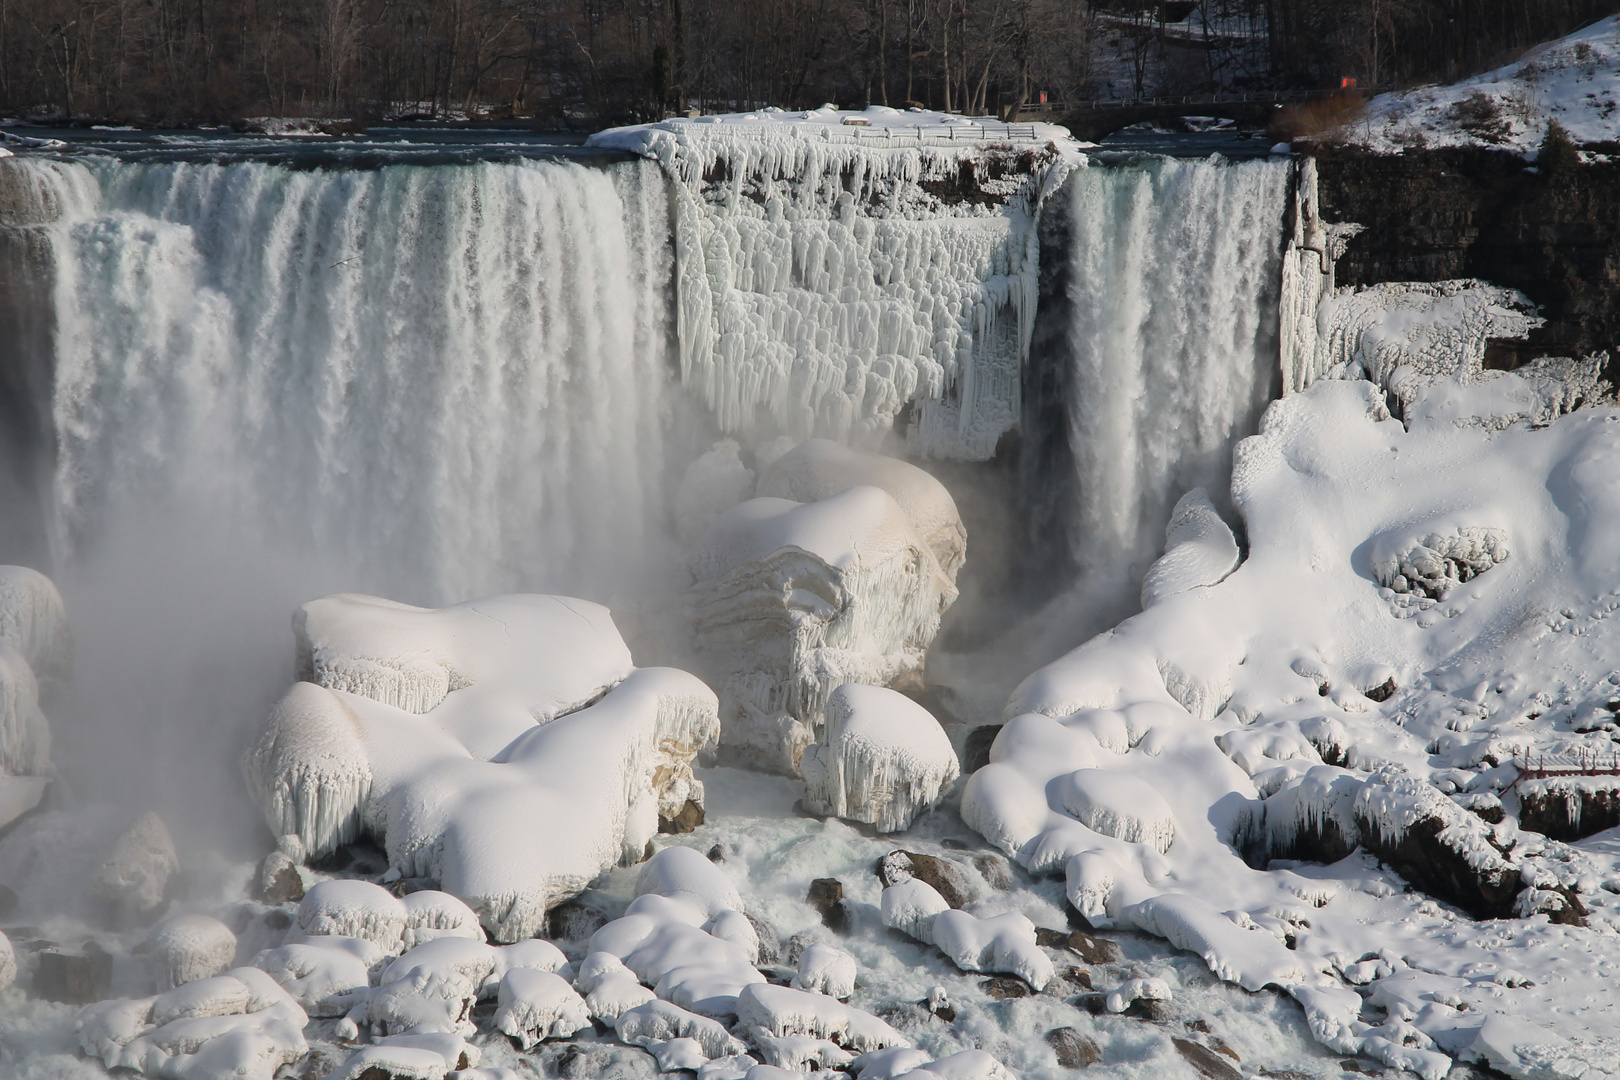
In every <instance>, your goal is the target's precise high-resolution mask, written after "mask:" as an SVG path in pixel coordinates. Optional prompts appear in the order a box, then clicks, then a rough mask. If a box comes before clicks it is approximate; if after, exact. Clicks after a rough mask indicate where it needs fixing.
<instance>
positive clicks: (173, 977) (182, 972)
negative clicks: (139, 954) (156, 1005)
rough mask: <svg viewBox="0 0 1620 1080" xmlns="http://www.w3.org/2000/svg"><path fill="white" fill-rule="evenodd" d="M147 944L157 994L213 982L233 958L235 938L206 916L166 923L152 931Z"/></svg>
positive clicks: (185, 916) (222, 925)
mask: <svg viewBox="0 0 1620 1080" xmlns="http://www.w3.org/2000/svg"><path fill="white" fill-rule="evenodd" d="M146 941H147V959H148V961H149V962H150V963H151V965H152V968H153V972H154V974H155V975H156V976H157V983H158V989H159V990H172V989H174V988H175V987H177V986H181V985H183V984H185V983H189V982H194V981H195V980H197V979H208V978H212V977H214V976H215V975H218V974H219V973H220V972H222V971H224V970H225V969H226V968H228V967H230V966H231V962H232V961H233V960H234V959H235V958H236V935H235V934H233V933H231V928H230V927H228V926H226V925H225V924H224V923H222V922H220V921H219V920H218V919H215V918H213V917H211V916H208V915H176V916H174V917H172V918H168V919H165V920H163V921H162V922H160V923H158V924H157V926H155V927H153V929H152V935H151V936H150V937H149V938H147V939H146Z"/></svg>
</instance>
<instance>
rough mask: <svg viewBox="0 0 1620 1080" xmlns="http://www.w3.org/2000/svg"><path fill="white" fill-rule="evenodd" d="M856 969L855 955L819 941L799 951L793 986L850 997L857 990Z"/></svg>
mask: <svg viewBox="0 0 1620 1080" xmlns="http://www.w3.org/2000/svg"><path fill="white" fill-rule="evenodd" d="M856 971H857V968H856V965H855V958H854V957H853V956H851V955H849V953H847V952H845V951H844V950H843V949H840V948H838V947H837V946H836V945H827V944H823V943H820V942H818V943H816V944H814V945H811V946H810V947H809V948H808V949H805V950H804V952H803V954H802V955H800V957H799V970H798V971H797V972H796V973H795V974H794V976H793V988H794V989H795V990H810V991H813V992H814V993H817V994H825V995H826V996H828V997H831V998H837V999H838V1000H839V1001H847V1000H848V999H849V996H850V995H851V994H853V993H854V992H855V975H856Z"/></svg>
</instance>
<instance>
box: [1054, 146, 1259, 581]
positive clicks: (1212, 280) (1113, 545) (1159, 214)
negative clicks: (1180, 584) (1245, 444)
mask: <svg viewBox="0 0 1620 1080" xmlns="http://www.w3.org/2000/svg"><path fill="white" fill-rule="evenodd" d="M1288 178H1289V166H1288V164H1287V163H1285V162H1270V161H1250V162H1243V163H1237V164H1226V163H1223V162H1221V161H1219V160H1217V159H1209V160H1203V161H1193V160H1178V159H1165V158H1160V159H1153V160H1150V161H1147V162H1145V163H1141V164H1136V165H1131V166H1126V167H1117V168H1090V169H1081V170H1078V171H1076V172H1075V173H1074V174H1073V175H1072V176H1071V178H1070V180H1069V182H1068V185H1067V190H1066V192H1065V193H1064V194H1065V195H1066V196H1067V200H1068V202H1067V213H1068V221H1067V225H1068V231H1069V238H1068V249H1069V250H1068V258H1069V262H1068V266H1067V267H1066V271H1067V286H1066V290H1065V294H1066V295H1065V296H1064V298H1063V299H1064V301H1065V303H1066V307H1067V320H1068V326H1067V333H1066V335H1059V344H1058V345H1057V351H1058V352H1060V353H1062V354H1065V355H1064V356H1063V357H1062V364H1063V366H1064V368H1065V370H1064V371H1063V372H1062V376H1061V379H1060V381H1061V382H1062V383H1063V398H1064V401H1063V413H1064V415H1065V417H1066V420H1067V424H1068V448H1069V452H1070V454H1071V455H1072V460H1073V467H1074V470H1075V472H1074V475H1075V477H1076V478H1077V479H1076V490H1075V493H1074V502H1073V504H1072V505H1071V507H1070V508H1069V509H1068V512H1067V519H1068V520H1067V529H1068V536H1067V542H1068V544H1069V546H1070V550H1071V552H1072V554H1073V557H1074V560H1075V562H1076V564H1077V565H1078V567H1079V569H1080V571H1081V573H1082V574H1083V575H1088V576H1091V575H1103V576H1105V577H1111V578H1115V579H1125V580H1128V581H1134V580H1139V579H1140V577H1141V574H1142V572H1143V571H1144V570H1145V569H1146V568H1147V565H1148V564H1149V563H1150V562H1151V561H1152V560H1153V559H1154V557H1155V556H1157V554H1158V553H1159V551H1160V550H1161V549H1162V547H1163V544H1164V528H1165V523H1166V522H1167V521H1168V520H1169V518H1170V510H1171V507H1172V506H1173V505H1174V504H1175V502H1176V500H1177V499H1178V498H1180V497H1181V495H1183V494H1184V493H1185V492H1187V491H1189V490H1190V489H1192V488H1194V487H1204V488H1206V489H1208V490H1209V491H1210V492H1212V493H1217V498H1218V501H1224V499H1221V497H1220V496H1221V495H1223V494H1224V492H1226V490H1227V488H1228V483H1229V477H1230V473H1231V463H1232V446H1233V444H1234V443H1235V442H1236V441H1237V440H1238V439H1239V438H1242V437H1243V436H1245V435H1248V434H1251V433H1252V432H1253V431H1254V430H1255V427H1256V424H1257V423H1258V421H1259V417H1260V413H1261V411H1262V410H1263V409H1264V408H1265V405H1266V402H1267V401H1268V400H1269V399H1270V397H1271V396H1272V395H1273V393H1274V388H1273V384H1274V383H1275V382H1276V380H1277V378H1278V361H1277V317H1276V296H1277V290H1278V280H1279V275H1280V265H1281V264H1280V258H1281V244H1282V231H1283V211H1284V206H1285V201H1286V196H1287V191H1288ZM1123 583H1124V582H1123V581H1122V582H1121V584H1123Z"/></svg>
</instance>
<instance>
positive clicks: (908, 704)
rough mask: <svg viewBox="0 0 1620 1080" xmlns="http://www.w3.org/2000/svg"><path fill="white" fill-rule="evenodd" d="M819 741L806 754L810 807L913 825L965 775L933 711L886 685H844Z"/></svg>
mask: <svg viewBox="0 0 1620 1080" xmlns="http://www.w3.org/2000/svg"><path fill="white" fill-rule="evenodd" d="M825 715H826V720H825V724H824V726H823V727H822V731H821V738H820V741H819V742H818V743H816V744H814V745H812V746H810V747H807V748H806V749H805V751H804V756H803V758H802V760H801V761H800V770H801V772H803V774H804V804H805V807H806V808H807V809H809V810H812V811H815V812H817V813H823V814H832V815H834V816H836V817H841V818H847V819H849V820H851V821H862V822H865V823H867V824H869V825H874V826H876V827H877V829H878V830H879V831H880V832H897V831H899V830H901V829H905V828H908V827H909V826H910V825H911V823H912V822H913V821H914V820H916V818H917V816H918V815H919V814H921V813H923V812H924V811H925V810H927V809H929V808H930V807H931V806H933V805H934V804H935V803H936V802H938V801H939V798H940V796H941V795H942V794H943V793H944V791H945V789H946V788H947V787H949V786H950V784H951V783H952V781H954V780H955V779H956V777H957V774H958V773H959V772H960V766H959V765H958V763H957V759H956V750H955V748H954V747H952V746H951V741H950V739H949V737H948V736H946V734H945V730H944V729H943V728H941V727H940V726H939V721H938V720H935V719H934V717H933V716H932V714H930V713H929V712H928V710H927V709H924V708H923V707H922V706H921V705H918V704H917V703H916V702H914V701H912V700H911V699H910V698H908V697H906V696H905V695H904V694H901V693H898V692H896V691H894V690H890V689H887V688H886V687H882V686H865V685H862V684H860V683H845V684H844V685H842V686H840V687H838V688H837V689H836V690H834V691H833V692H832V693H831V694H830V695H829V696H828V698H827V706H826V710H825Z"/></svg>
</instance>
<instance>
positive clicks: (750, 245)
mask: <svg viewBox="0 0 1620 1080" xmlns="http://www.w3.org/2000/svg"><path fill="white" fill-rule="evenodd" d="M846 117H848V118H849V119H850V120H852V121H858V123H851V124H845V123H843V120H844V119H845V118H846ZM992 127H993V128H997V129H999V130H996V131H993V132H989V133H987V132H986V131H985V129H984V128H983V127H982V126H977V125H972V124H968V123H966V122H964V121H963V119H962V118H960V117H952V116H945V115H941V114H931V115H930V114H918V113H902V112H900V111H898V110H895V109H889V108H886V107H883V106H873V107H871V108H869V109H866V110H865V111H864V112H861V113H857V114H845V113H841V112H840V111H839V110H837V109H835V108H832V107H824V108H821V109H814V110H810V111H808V112H804V113H792V114H789V113H783V112H780V111H769V112H765V113H750V114H745V115H739V116H730V117H706V118H705V122H704V123H702V124H691V123H687V122H685V121H680V120H672V121H665V122H663V123H659V124H652V125H647V126H643V127H635V128H622V129H615V130H611V131H604V132H599V133H597V134H596V135H594V136H592V137H591V144H592V145H595V146H604V147H614V148H618V149H624V150H629V151H631V152H634V153H639V154H642V155H643V156H645V157H648V158H651V159H653V160H656V161H658V162H659V164H660V165H661V166H662V167H663V168H664V169H665V171H666V172H667V173H668V174H669V175H670V177H671V179H672V180H673V181H674V183H673V185H672V187H673V190H674V192H675V255H676V292H677V297H678V301H679V305H680V313H679V319H678V320H677V324H676V327H677V331H678V334H679V338H680V356H681V380H682V382H683V383H684V384H686V385H687V386H688V387H689V388H691V389H692V390H693V391H694V392H695V393H697V394H698V395H700V396H701V397H702V399H703V400H704V401H705V402H706V403H707V404H708V405H709V407H710V409H712V410H713V412H714V414H715V417H716V419H717V420H718V422H719V424H720V427H721V429H722V430H723V431H726V432H751V431H755V430H759V429H760V428H766V429H767V430H768V429H771V428H774V429H775V430H779V431H787V432H789V433H791V434H793V435H794V436H796V437H798V438H803V437H805V436H807V435H823V436H827V437H830V438H836V439H853V440H856V441H862V440H866V441H876V440H877V439H879V438H881V437H882V435H883V434H884V433H885V432H887V431H890V430H892V428H893V426H894V420H895V417H896V416H897V415H898V414H899V412H900V410H901V409H902V408H903V407H904V406H905V405H906V404H907V403H908V402H915V403H916V405H917V409H916V414H917V415H916V418H915V419H914V420H913V422H912V425H911V429H910V431H909V433H908V439H909V441H910V442H911V444H912V446H913V447H914V448H916V449H919V450H921V451H922V452H924V453H928V454H931V455H934V456H944V457H953V458H960V459H968V460H985V459H987V458H989V457H990V456H991V455H992V454H993V453H994V452H995V446H996V442H997V439H998V438H999V437H1000V435H1001V434H1002V433H1003V432H1005V431H1006V430H1007V429H1008V428H1010V427H1011V426H1012V425H1013V424H1015V423H1016V422H1017V420H1018V416H1019V404H1020V400H1019V389H1020V380H1019V371H1020V367H1021V364H1022V361H1023V359H1024V357H1025V356H1026V355H1027V354H1028V349H1029V341H1030V334H1031V332H1032V328H1033V324H1034V315H1035V305H1036V300H1037V297H1038V291H1039V283H1038V280H1037V278H1038V274H1037V269H1038V263H1039V238H1038V231H1037V228H1036V222H1037V219H1038V215H1039V210H1040V206H1041V204H1042V202H1043V201H1044V199H1045V198H1046V196H1047V195H1048V194H1049V193H1050V192H1052V191H1053V190H1055V189H1056V187H1057V186H1058V182H1059V181H1061V179H1062V178H1063V176H1064V175H1066V174H1067V172H1068V171H1069V170H1070V169H1072V168H1073V167H1074V166H1075V165H1077V164H1079V163H1081V161H1082V160H1083V159H1082V158H1081V156H1080V155H1079V153H1078V152H1077V149H1076V147H1075V144H1074V143H1073V142H1072V141H1071V140H1070V139H1069V138H1068V133H1067V132H1066V131H1064V130H1063V129H1061V128H1055V127H1045V126H1037V127H1020V128H1018V129H1012V128H1004V127H1002V126H1000V125H992ZM964 181H965V184H966V186H967V187H968V188H969V189H970V192H971V193H970V194H969V196H968V198H966V199H963V200H962V201H959V202H958V201H955V200H952V201H949V202H947V201H946V200H943V199H941V198H939V197H938V196H937V195H935V194H934V193H933V191H932V190H930V189H931V188H933V187H934V186H935V185H936V184H944V185H958V184H962V183H964Z"/></svg>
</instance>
